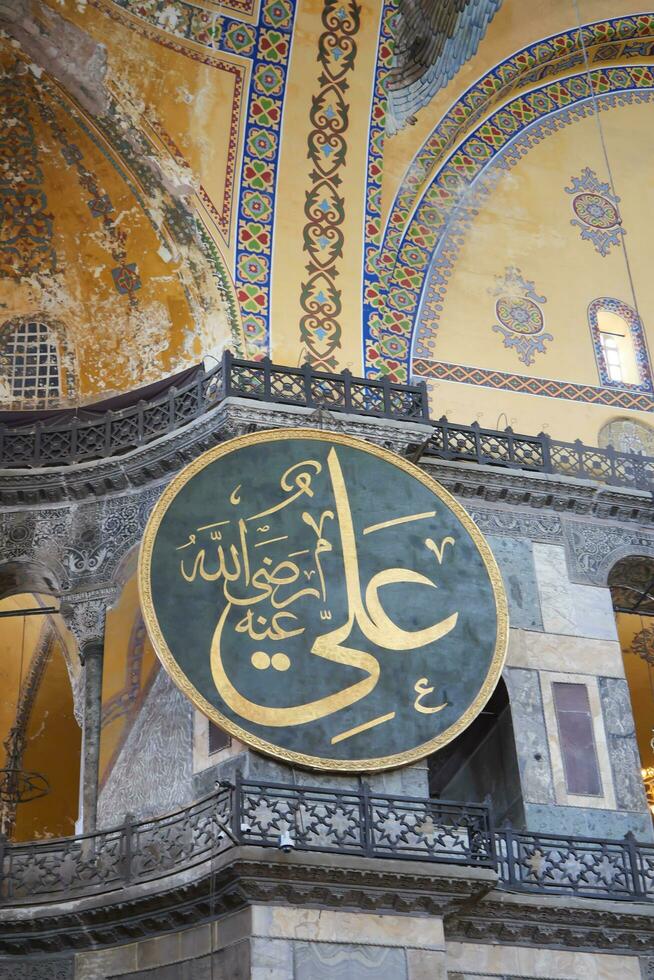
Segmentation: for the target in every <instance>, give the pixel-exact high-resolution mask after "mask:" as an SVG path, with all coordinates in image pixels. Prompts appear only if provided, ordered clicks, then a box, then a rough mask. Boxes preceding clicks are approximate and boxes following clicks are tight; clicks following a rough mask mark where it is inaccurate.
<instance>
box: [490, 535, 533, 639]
mask: <svg viewBox="0 0 654 980" xmlns="http://www.w3.org/2000/svg"><path fill="white" fill-rule="evenodd" d="M487 540H488V543H489V544H490V546H491V550H492V552H493V555H494V556H495V560H496V561H497V564H498V565H499V567H500V571H501V573H502V579H503V581H504V588H505V589H506V595H507V600H508V603H509V622H510V623H511V625H512V626H515V627H522V628H523V629H527V630H542V628H543V620H542V616H541V611H540V600H539V595H538V584H537V582H536V568H535V566H534V556H533V553H532V545H531V542H530V541H526V540H524V539H520V538H509V537H499V536H498V535H496V534H489V535H488V538H487Z"/></svg>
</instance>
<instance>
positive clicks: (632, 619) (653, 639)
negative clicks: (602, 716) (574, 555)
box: [608, 555, 654, 815]
mask: <svg viewBox="0 0 654 980" xmlns="http://www.w3.org/2000/svg"><path fill="white" fill-rule="evenodd" d="M608 584H609V588H610V589H611V597H612V600H613V608H614V610H615V618H616V625H617V630H618V639H619V641H620V648H621V650H622V657H623V662H624V670H625V677H626V680H627V684H628V687H629V697H630V700H631V709H632V713H633V720H634V725H635V732H636V740H637V743H638V753H639V756H640V764H641V775H642V777H643V782H644V785H645V790H646V793H647V801H648V804H649V806H650V810H651V811H652V814H653V815H654V557H653V556H649V555H629V556H626V557H624V558H620V559H619V560H618V561H617V562H616V563H615V565H614V566H613V568H612V569H611V571H610V572H609V576H608Z"/></svg>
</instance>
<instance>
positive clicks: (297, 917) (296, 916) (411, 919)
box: [249, 905, 445, 950]
mask: <svg viewBox="0 0 654 980" xmlns="http://www.w3.org/2000/svg"><path fill="white" fill-rule="evenodd" d="M249 914H250V916H251V923H252V925H251V931H252V934H253V935H255V936H257V937H260V938H263V939H271V940H272V939H292V940H294V941H296V942H314V943H340V944H342V945H347V946H350V945H352V946H384V947H393V946H395V947H403V948H416V949H430V950H442V949H444V947H445V934H444V931H443V920H442V919H441V918H439V917H438V916H433V915H430V916H426V915H425V916H418V915H414V916H405V915H377V914H374V913H372V912H340V911H339V912H336V911H333V910H332V909H311V908H292V907H288V908H283V907H276V906H269V905H253V906H251V908H250V910H249Z"/></svg>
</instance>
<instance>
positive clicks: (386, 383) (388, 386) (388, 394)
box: [382, 375, 391, 418]
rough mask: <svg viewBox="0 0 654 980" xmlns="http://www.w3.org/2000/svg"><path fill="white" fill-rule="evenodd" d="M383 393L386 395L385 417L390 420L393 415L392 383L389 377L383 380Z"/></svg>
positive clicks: (385, 376)
mask: <svg viewBox="0 0 654 980" xmlns="http://www.w3.org/2000/svg"><path fill="white" fill-rule="evenodd" d="M382 391H383V393H384V416H385V417H386V418H388V417H389V416H390V414H391V382H390V380H389V378H388V375H384V377H383V378H382Z"/></svg>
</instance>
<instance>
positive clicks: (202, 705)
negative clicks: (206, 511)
mask: <svg viewBox="0 0 654 980" xmlns="http://www.w3.org/2000/svg"><path fill="white" fill-rule="evenodd" d="M284 439H309V440H311V439H314V440H316V441H322V442H332V443H337V444H340V445H343V446H349V447H350V448H352V449H358V450H359V451H360V452H366V453H369V454H370V455H371V456H376V457H377V458H379V459H383V460H385V461H386V462H387V463H391V464H392V465H393V466H395V467H396V468H397V469H400V470H403V471H404V472H405V473H408V474H409V476H412V477H413V478H414V479H416V480H418V481H419V482H420V483H422V484H423V485H424V486H425V487H427V489H428V490H431V492H432V493H434V494H435V495H436V496H437V497H438V498H439V499H440V500H441V501H442V502H443V503H444V504H445V506H446V507H447V508H448V509H449V510H450V511H452V512H453V513H454V515H455V516H456V517H457V518H458V520H459V521H460V523H461V524H462V525H463V527H464V528H465V529H466V531H467V532H468V534H469V535H470V537H471V538H472V540H473V541H474V543H475V545H476V547H477V550H478V552H479V554H480V555H481V558H482V561H483V563H484V566H485V568H486V571H487V572H488V577H489V579H490V583H491V588H492V590H493V595H494V598H495V611H496V614H497V635H496V638H495V649H494V651H493V657H492V660H491V663H490V666H489V668H488V673H487V674H486V678H485V680H484V683H483V684H482V686H481V688H480V690H479V693H478V694H477V697H476V698H475V699H474V701H473V702H472V704H471V705H470V706H469V707H468V708H467V709H466V711H465V712H464V713H463V714H462V715H461V717H460V718H459V719H458V720H457V721H455V722H454V724H453V725H450V727H449V728H446V729H445V731H444V732H441V734H440V735H437V736H436V737H435V738H433V739H430V741H428V742H423V743H421V744H420V745H417V746H416V747H415V748H413V749H408V750H406V751H405V752H398V753H396V754H395V755H390V756H381V757H379V758H373V759H328V758H323V757H320V756H313V755H306V754H304V753H302V752H293V751H291V750H290V749H285V748H282V747H281V746H278V745H275V744H274V743H272V742H268V741H266V740H265V739H261V738H259V737H258V736H256V735H253V734H252V733H251V732H249V731H247V729H245V728H241V726H240V725H238V724H236V723H235V722H233V721H231V719H229V718H226V717H225V715H223V714H222V713H221V712H220V711H218V709H217V708H215V707H214V706H213V705H212V704H210V703H209V701H207V700H206V698H205V697H203V695H202V694H200V692H199V691H198V690H197V689H196V688H195V687H194V686H193V684H191V682H190V681H189V679H188V677H187V676H186V674H185V673H184V671H183V670H182V669H181V667H180V666H179V664H178V663H177V661H176V660H175V658H174V656H173V654H172V653H171V651H170V648H169V647H168V644H167V643H166V640H165V637H164V635H163V633H162V631H161V627H160V626H159V620H158V619H157V614H156V612H155V609H154V604H153V602H152V590H151V582H150V570H151V561H152V551H153V548H154V543H155V539H156V536H157V531H158V530H159V526H160V524H161V521H162V519H163V517H164V515H165V513H166V511H167V510H168V507H169V506H170V504H171V503H172V502H173V500H174V499H175V497H176V496H177V494H178V493H179V491H180V490H181V489H182V487H184V486H185V485H186V484H187V483H188V482H189V480H191V479H192V478H193V477H194V476H195V475H196V473H198V472H200V470H203V469H204V468H205V466H208V465H209V464H210V463H213V462H215V460H217V459H221V458H222V457H223V456H228V455H230V454H231V453H233V452H237V451H238V450H239V449H243V448H244V447H245V446H253V445H257V444H259V443H268V442H276V441H281V440H284ZM138 586H139V597H140V602H141V610H142V612H143V618H144V621H145V625H146V628H147V631H148V635H149V637H150V640H151V641H152V645H153V647H154V649H155V652H156V654H157V656H158V657H159V659H160V660H161V662H162V664H163V666H164V668H165V669H166V672H167V673H168V674H169V676H170V677H171V678H172V680H173V681H174V683H175V684H176V685H177V687H178V688H179V689H180V691H182V692H183V693H184V694H185V695H186V696H187V697H188V698H189V699H190V701H191V702H192V703H193V705H194V706H195V707H196V708H198V710H199V711H201V712H202V713H203V714H204V715H206V716H207V717H208V718H209V719H210V720H211V721H213V722H215V724H216V725H218V726H219V727H220V728H222V729H224V731H226V732H228V733H229V734H230V735H232V736H233V737H234V738H237V739H238V740H239V741H241V742H243V743H244V744H245V745H248V746H250V748H253V749H256V750H257V751H259V752H262V753H264V754H265V755H269V756H272V757H273V758H274V759H278V760H280V759H281V760H282V761H284V762H289V763H292V764H294V765H299V766H304V767H306V768H309V769H321V770H330V771H336V772H378V771H381V770H384V769H395V768H397V767H398V766H404V765H408V764H409V763H410V762H416V761H417V760H418V759H424V758H425V756H427V755H430V754H431V753H432V752H435V751H436V750H437V749H440V748H443V746H444V745H447V744H448V742H451V741H452V739H454V738H456V736H457V735H459V734H460V733H461V732H462V731H463V730H464V729H465V728H467V727H468V725H470V724H471V722H472V721H473V720H474V719H475V718H476V717H477V715H478V714H479V713H480V711H481V710H482V709H483V707H484V705H485V704H486V703H487V701H488V699H489V698H490V696H491V694H492V693H493V691H494V690H495V687H496V685H497V682H498V680H499V679H500V675H501V673H502V668H503V667H504V661H505V659H506V650H507V645H508V635H509V616H508V608H507V600H506V593H505V591H504V583H503V581H502V576H501V574H500V570H499V568H498V566H497V562H496V561H495V558H494V557H493V553H492V552H491V550H490V547H489V546H488V543H487V542H486V539H485V538H484V536H483V535H482V533H481V531H480V530H479V528H478V527H477V525H476V524H475V522H474V521H473V519H472V518H471V517H470V515H469V514H468V512H467V511H466V509H465V508H464V507H462V506H461V504H460V503H459V502H458V500H455V498H454V497H453V496H452V494H450V493H449V492H448V491H447V490H445V488H444V487H442V486H441V485H440V484H439V483H437V482H436V481H435V480H433V479H432V478H431V477H430V476H427V474H426V473H424V472H423V471H422V470H421V469H420V468H419V467H418V466H416V465H415V464H414V463H410V462H409V461H408V460H406V459H404V458H403V457H401V456H397V455H396V454H395V453H392V452H390V451H389V450H387V449H382V448H381V447H379V446H376V445H374V444H372V443H368V442H364V441H363V440H361V439H356V438H354V437H353V436H349V435H343V434H341V433H335V432H326V431H324V430H316V429H267V430H265V431H263V432H254V433H251V434H250V435H246V436H239V437H237V438H235V439H230V440H228V441H227V442H224V443H221V444H220V445H219V446H216V447H215V448H214V449H209V450H208V451H207V452H205V453H203V454H202V455H201V456H198V458H197V459H195V460H193V462H192V463H189V464H188V465H187V466H185V467H184V469H183V470H181V472H180V473H178V474H177V476H176V477H175V478H174V479H173V480H172V481H171V482H170V483H169V484H168V486H167V487H166V489H165V490H164V492H163V494H162V495H161V497H160V498H159V500H158V501H157V503H156V504H155V506H154V509H153V511H152V513H151V514H150V518H149V520H148V523H147V525H146V528H145V531H144V533H143V540H142V542H141V547H140V550H139V562H138Z"/></svg>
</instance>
